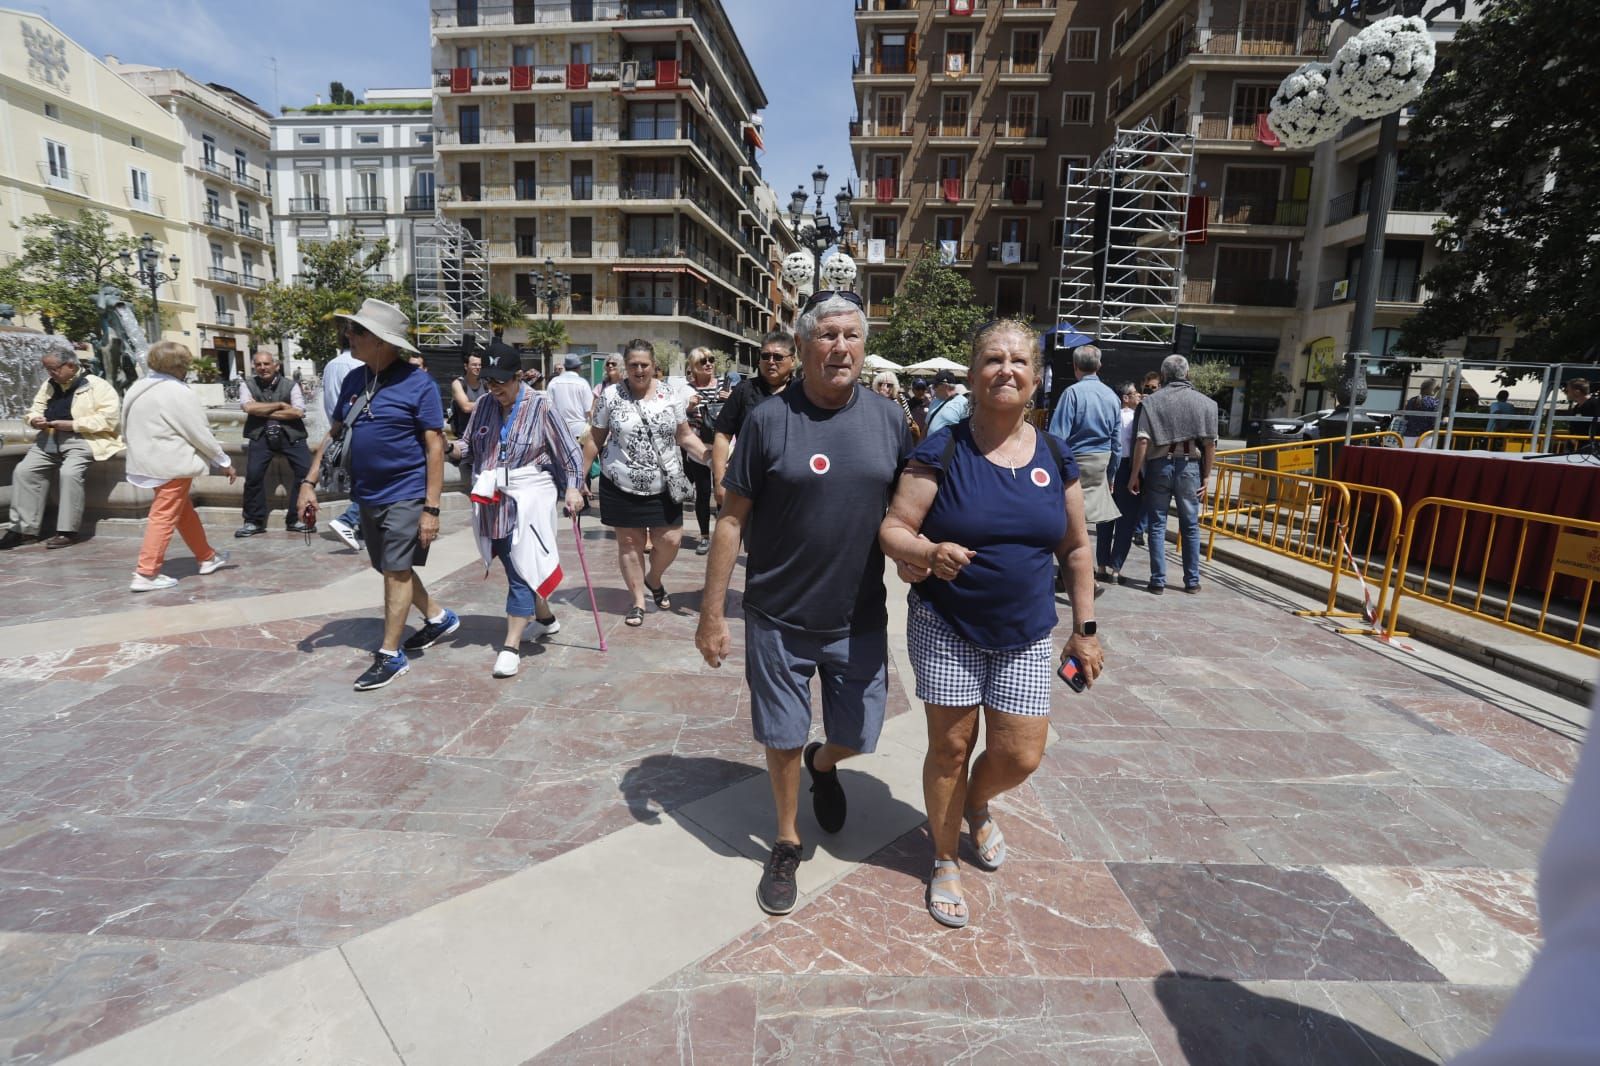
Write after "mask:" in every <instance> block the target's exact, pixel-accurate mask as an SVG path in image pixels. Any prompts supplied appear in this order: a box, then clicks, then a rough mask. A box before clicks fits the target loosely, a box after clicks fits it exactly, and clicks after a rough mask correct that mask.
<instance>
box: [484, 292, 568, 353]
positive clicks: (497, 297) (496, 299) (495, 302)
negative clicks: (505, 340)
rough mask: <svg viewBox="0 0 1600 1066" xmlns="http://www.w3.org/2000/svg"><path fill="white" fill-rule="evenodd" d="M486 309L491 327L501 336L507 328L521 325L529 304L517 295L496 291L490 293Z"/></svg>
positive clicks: (496, 334)
mask: <svg viewBox="0 0 1600 1066" xmlns="http://www.w3.org/2000/svg"><path fill="white" fill-rule="evenodd" d="M485 311H486V312H487V314H488V316H489V327H490V329H491V330H492V331H493V332H494V335H495V336H496V337H500V336H504V334H505V331H506V330H508V329H512V328H514V327H516V326H520V325H522V324H523V323H524V322H525V321H526V316H527V314H528V305H527V304H525V303H523V302H522V301H521V300H519V299H517V298H516V297H515V296H508V295H506V294H505V293H503V292H494V293H490V294H489V303H488V306H487V307H486V308H485ZM563 343H565V338H563Z"/></svg>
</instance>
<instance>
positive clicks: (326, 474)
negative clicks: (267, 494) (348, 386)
mask: <svg viewBox="0 0 1600 1066" xmlns="http://www.w3.org/2000/svg"><path fill="white" fill-rule="evenodd" d="M376 395H378V388H377V382H376V380H374V381H373V383H372V388H370V389H368V390H366V391H363V392H362V393H361V395H360V396H358V397H356V399H355V401H354V402H353V403H351V405H350V410H348V411H346V412H345V416H344V417H345V421H343V422H341V423H339V428H338V432H335V431H334V430H333V429H332V428H330V429H329V430H328V444H327V446H326V447H325V448H323V449H322V468H321V470H320V471H319V475H320V477H321V478H322V480H324V481H327V479H329V478H332V479H333V480H332V482H330V484H329V487H330V488H331V489H334V490H336V491H340V492H347V491H349V489H350V443H351V438H350V427H351V426H353V425H355V422H356V419H358V418H360V417H361V415H362V414H363V413H364V412H365V411H366V409H367V407H368V405H370V404H371V403H372V398H373V397H374V396H376ZM268 428H269V429H270V428H271V427H268ZM268 447H271V445H268Z"/></svg>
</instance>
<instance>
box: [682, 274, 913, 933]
mask: <svg viewBox="0 0 1600 1066" xmlns="http://www.w3.org/2000/svg"><path fill="white" fill-rule="evenodd" d="M818 297H820V299H819V298H818ZM818 297H813V298H812V299H811V300H809V301H807V304H806V307H805V310H804V311H803V312H802V314H801V316H800V322H799V328H798V329H797V330H796V333H797V335H798V338H799V346H800V359H801V364H802V366H803V367H804V370H805V374H804V377H803V379H802V380H801V382H800V384H799V387H798V388H789V389H786V390H784V392H783V394H782V395H781V396H778V397H774V398H773V399H770V400H768V401H766V402H765V403H763V404H761V405H760V406H759V407H756V408H755V409H754V410H752V411H751V412H750V414H749V416H748V417H747V418H746V419H745V421H744V425H743V426H742V428H741V429H740V431H739V446H738V447H737V448H736V449H735V450H734V453H733V459H732V461H731V462H730V464H729V466H728V470H727V474H726V476H725V477H724V479H723V488H724V490H725V493H724V503H723V508H722V514H721V517H720V518H719V519H718V521H717V528H716V532H715V534H714V535H713V537H712V542H711V557H710V560H709V561H708V563H707V566H706V588H705V598H704V603H703V605H702V608H701V615H700V626H699V629H698V631H697V632H696V633H695V645H696V646H697V647H698V648H699V649H700V653H701V655H703V656H704V657H705V660H706V662H708V663H710V664H711V665H712V666H720V665H722V660H723V659H725V658H726V657H727V655H728V651H729V648H730V645H731V638H730V636H729V633H728V625H727V622H726V620H725V619H724V617H723V606H724V600H725V599H726V597H727V591H728V578H729V575H730V574H732V572H733V565H734V562H735V560H736V559H737V558H738V555H739V543H740V539H741V537H743V539H744V541H745V545H746V547H747V549H748V551H749V559H748V562H747V570H746V572H747V577H746V581H745V595H744V605H745V608H746V610H745V678H746V680H747V681H748V682H749V685H750V710H751V719H752V725H753V727H754V733H755V739H756V740H757V742H759V743H760V744H762V745H764V746H765V747H766V756H767V771H768V773H769V774H770V776H771V782H772V796H773V801H774V804H775V805H776V807H777V815H778V825H777V833H776V836H775V838H774V843H773V847H772V854H771V856H770V857H769V858H768V860H767V866H766V870H765V872H764V873H763V874H762V877H761V883H760V886H759V887H758V889H757V892H756V899H757V901H758V902H759V903H760V904H761V907H762V909H763V910H765V911H767V913H769V914H787V913H788V912H789V911H791V910H793V909H794V906H795V903H796V902H797V899H798V891H797V889H796V886H795V869H796V867H797V866H798V865H799V862H800V833H799V829H798V827H797V824H796V817H797V814H798V808H799V793H800V766H801V763H802V762H803V763H804V764H805V767H806V769H807V771H809V773H810V776H811V793H812V808H813V810H814V811H815V813H816V816H817V823H818V825H820V826H821V827H822V829H823V830H824V831H825V832H829V833H833V832H837V831H838V830H839V829H840V828H841V827H842V826H843V825H844V821H845V813H846V808H845V795H844V789H843V787H842V786H841V785H840V783H839V775H838V770H837V766H838V764H839V762H840V761H842V760H844V759H847V758H849V757H850V756H852V755H858V754H861V753H863V752H870V751H872V750H873V749H874V748H875V747H876V746H877V743H878V733H879V731H880V730H881V729H882V728H883V716H884V704H885V701H886V698H887V695H888V610H887V604H886V599H887V594H886V593H885V591H884V585H883V551H882V549H880V548H879V547H878V526H879V524H880V523H881V522H882V521H883V515H884V511H885V510H886V509H887V508H888V505H889V500H890V497H891V496H892V495H893V492H894V482H895V478H896V476H897V474H898V473H899V470H900V467H901V465H902V464H903V463H904V462H905V457H906V456H907V455H909V454H910V452H911V447H912V439H911V433H910V431H909V430H908V429H907V428H906V422H905V414H904V412H902V411H901V409H900V407H899V405H897V404H895V403H893V402H892V401H890V400H887V399H885V398H884V397H882V396H879V395H877V394H876V393H873V392H869V391H866V390H863V389H859V388H857V387H856V379H857V378H858V377H859V376H860V373H861V364H862V362H863V360H864V359H865V358H866V341H867V322H866V316H865V315H864V314H863V312H862V308H861V302H860V300H859V299H858V298H857V297H856V296H855V294H854V293H837V294H835V293H829V292H827V291H826V290H824V292H823V293H819V294H818ZM746 530H748V533H746ZM813 674H820V676H821V680H822V718H823V735H824V737H825V738H826V742H813V743H811V744H809V745H808V744H806V739H807V737H809V736H810V730H811V690H810V681H809V679H810V678H811V676H812V675H813Z"/></svg>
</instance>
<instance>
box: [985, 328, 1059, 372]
mask: <svg viewBox="0 0 1600 1066" xmlns="http://www.w3.org/2000/svg"><path fill="white" fill-rule="evenodd" d="M1002 333H1009V334H1012V335H1014V336H1016V337H1020V338H1021V339H1022V340H1024V341H1026V342H1027V343H1028V352H1029V357H1028V365H1029V366H1031V367H1033V372H1034V373H1035V374H1038V373H1040V372H1041V365H1042V363H1043V360H1042V359H1041V358H1040V355H1039V334H1038V332H1037V331H1036V330H1035V329H1034V328H1033V327H1032V326H1030V325H1029V324H1028V323H1026V322H1024V321H1023V320H1022V319H1020V318H997V319H995V320H994V321H993V322H986V323H984V324H983V325H982V326H979V327H978V332H977V333H974V334H973V335H972V354H971V356H970V357H969V358H968V359H967V362H968V363H969V364H975V363H976V362H977V361H978V353H979V352H981V351H983V347H984V345H986V344H988V343H989V342H990V341H991V340H993V339H994V338H995V337H998V336H999V335H1000V334H1002Z"/></svg>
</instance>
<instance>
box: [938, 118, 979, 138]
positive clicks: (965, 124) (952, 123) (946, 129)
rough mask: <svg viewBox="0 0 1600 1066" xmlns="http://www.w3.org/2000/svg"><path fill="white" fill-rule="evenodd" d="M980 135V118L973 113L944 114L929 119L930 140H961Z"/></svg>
mask: <svg viewBox="0 0 1600 1066" xmlns="http://www.w3.org/2000/svg"><path fill="white" fill-rule="evenodd" d="M977 136H978V120H977V119H976V118H975V117H973V116H972V115H955V116H952V115H944V116H941V117H939V118H930V119H929V120H928V137H929V139H930V140H934V139H937V140H961V139H963V138H968V139H970V138H976V137H977Z"/></svg>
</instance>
